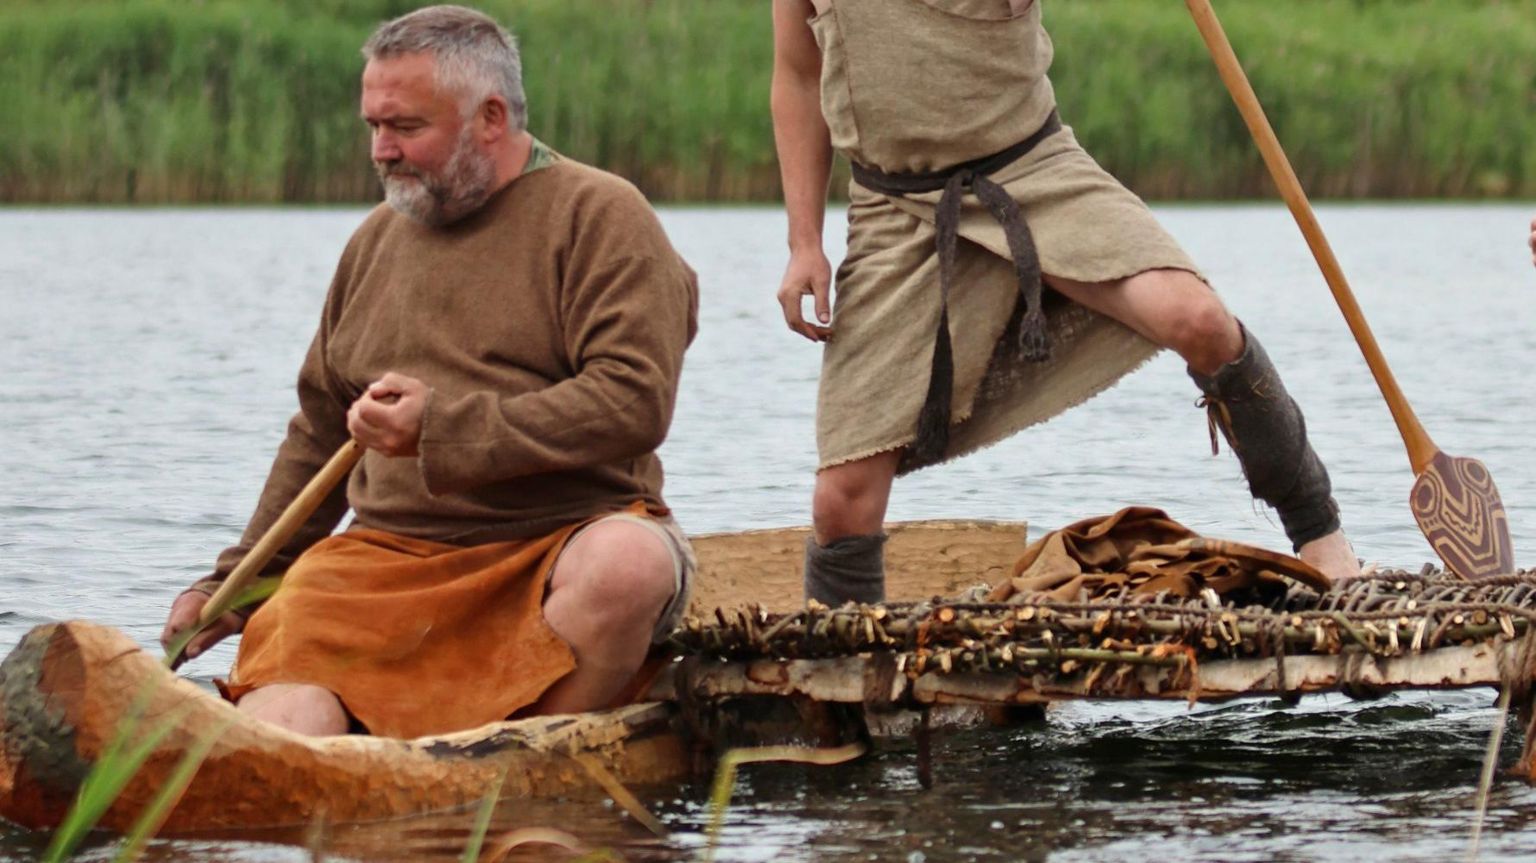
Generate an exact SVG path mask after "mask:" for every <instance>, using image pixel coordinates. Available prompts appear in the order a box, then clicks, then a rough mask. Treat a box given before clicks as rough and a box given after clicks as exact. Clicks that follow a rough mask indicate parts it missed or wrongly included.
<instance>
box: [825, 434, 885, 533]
mask: <svg viewBox="0 0 1536 863" xmlns="http://www.w3.org/2000/svg"><path fill="white" fill-rule="evenodd" d="M900 460H901V450H892V451H891V452H883V453H880V454H879V455H872V456H870V457H869V458H861V459H859V460H858V461H850V462H844V463H842V464H840V465H835V466H833V467H829V468H824V469H822V470H821V471H819V472H818V473H817V474H816V492H815V495H814V496H813V497H812V498H811V522H812V524H813V525H814V526H815V531H816V541H817V542H819V543H821V544H822V545H826V544H827V543H829V542H832V541H833V540H836V539H842V538H844V537H849V536H858V535H860V534H871V533H879V532H880V528H881V526H882V525H883V524H885V508H886V506H887V505H888V504H889V503H890V500H891V484H892V482H894V481H895V479H896V464H897V462H899V461H900Z"/></svg>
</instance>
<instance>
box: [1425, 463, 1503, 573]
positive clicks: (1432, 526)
mask: <svg viewBox="0 0 1536 863" xmlns="http://www.w3.org/2000/svg"><path fill="white" fill-rule="evenodd" d="M1408 500H1409V502H1410V503H1411V504H1412V506H1413V517H1414V519H1415V520H1417V521H1418V523H1419V529H1420V530H1422V531H1424V536H1425V538H1426V539H1428V540H1429V544H1430V546H1432V547H1433V548H1434V549H1435V553H1436V554H1438V555H1439V556H1440V559H1441V560H1443V561H1445V565H1446V566H1447V567H1449V568H1450V570H1451V571H1452V572H1454V573H1456V574H1457V575H1459V576H1461V577H1462V578H1466V579H1474V578H1488V577H1490V576H1494V575H1503V574H1506V573H1511V572H1514V571H1515V552H1514V543H1512V542H1511V541H1510V538H1509V519H1508V517H1506V516H1505V514H1504V503H1503V501H1502V500H1500V498H1499V490H1498V489H1497V488H1496V487H1495V486H1494V484H1493V477H1492V476H1491V475H1489V473H1488V469H1487V468H1486V467H1484V466H1483V463H1482V462H1480V461H1478V460H1477V459H1475V458H1465V457H1456V458H1453V457H1451V456H1448V455H1446V454H1445V453H1443V452H1437V453H1435V457H1434V460H1433V461H1431V462H1430V463H1429V466H1428V467H1427V468H1426V469H1425V470H1424V472H1423V473H1421V474H1419V478H1418V481H1417V482H1415V483H1414V484H1413V491H1412V493H1410V494H1409V496H1408Z"/></svg>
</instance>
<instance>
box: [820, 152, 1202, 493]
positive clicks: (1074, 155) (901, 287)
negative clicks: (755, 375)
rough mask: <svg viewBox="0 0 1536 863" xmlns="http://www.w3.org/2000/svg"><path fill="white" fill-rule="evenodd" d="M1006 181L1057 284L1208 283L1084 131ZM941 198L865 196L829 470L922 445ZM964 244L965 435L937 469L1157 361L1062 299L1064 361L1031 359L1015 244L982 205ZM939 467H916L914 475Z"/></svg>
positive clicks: (841, 317)
mask: <svg viewBox="0 0 1536 863" xmlns="http://www.w3.org/2000/svg"><path fill="white" fill-rule="evenodd" d="M992 179H993V180H995V181H997V182H998V183H1000V184H1002V185H1003V186H1004V187H1005V188H1006V189H1007V190H1008V191H1009V193H1010V194H1011V195H1012V196H1013V198H1014V200H1016V201H1018V203H1019V206H1020V208H1021V209H1022V210H1023V213H1024V218H1025V220H1026V221H1027V222H1028V223H1029V227H1030V230H1031V231H1032V232H1033V234H1034V238H1035V245H1036V248H1037V249H1038V251H1039V256H1040V264H1041V269H1042V271H1043V272H1044V273H1045V274H1046V275H1047V276H1058V277H1062V278H1066V279H1071V280H1074V281H1082V282H1108V281H1115V280H1119V279H1123V278H1126V277H1128V276H1133V275H1135V274H1137V273H1141V272H1145V271H1147V270H1155V269H1178V270H1187V271H1190V272H1192V273H1196V274H1197V275H1198V270H1196V268H1195V265H1194V263H1193V262H1192V261H1191V260H1190V259H1189V256H1188V255H1186V254H1185V253H1184V251H1183V250H1182V249H1181V248H1180V247H1179V245H1178V243H1177V242H1176V241H1175V240H1174V239H1173V238H1172V237H1171V236H1170V235H1169V234H1168V232H1167V231H1165V230H1164V229H1163V228H1162V226H1161V225H1159V224H1158V223H1157V221H1156V219H1154V218H1153V217H1152V214H1151V212H1150V211H1149V210H1148V209H1147V206H1146V204H1145V203H1143V202H1142V200H1141V199H1140V198H1138V197H1136V196H1135V195H1134V194H1132V193H1131V192H1130V191H1128V190H1127V189H1126V188H1125V187H1124V186H1122V185H1120V183H1119V182H1118V181H1117V180H1115V178H1114V177H1112V176H1110V175H1109V173H1108V172H1106V171H1105V170H1104V169H1103V168H1101V167H1099V165H1098V163H1097V162H1095V161H1094V160H1093V158H1092V157H1091V156H1089V155H1088V154H1087V153H1086V152H1085V151H1084V150H1083V149H1082V147H1081V146H1079V145H1078V143H1077V139H1076V137H1074V136H1073V134H1072V130H1071V129H1070V128H1063V129H1062V130H1061V131H1060V132H1057V133H1056V134H1055V135H1052V136H1051V137H1049V138H1047V139H1046V140H1045V141H1044V142H1042V143H1041V144H1040V145H1039V146H1038V147H1036V148H1035V149H1034V150H1032V151H1031V152H1030V153H1028V154H1026V155H1025V156H1023V157H1021V158H1020V159H1019V160H1018V161H1016V162H1014V163H1013V164H1011V165H1009V166H1008V167H1006V168H1004V169H1002V170H1001V171H998V172H997V173H996V174H994V175H992ZM939 194H940V193H939V192H932V193H927V194H922V195H913V196H911V197H907V198H893V197H887V196H885V195H881V194H877V193H875V192H872V191H870V190H868V189H865V188H864V187H862V186H859V185H858V184H857V183H853V184H851V186H850V196H851V203H850V206H849V211H848V255H847V258H845V259H844V261H843V264H842V266H841V267H839V268H838V273H837V288H836V292H835V294H834V306H833V324H834V334H833V337H832V340H831V341H830V342H828V343H827V346H826V349H825V353H824V354H823V359H822V372H821V387H820V392H819V396H818V400H817V410H816V443H817V450H818V455H819V462H820V466H821V467H822V468H826V467H831V466H833V465H837V464H842V463H844V462H849V461H854V460H856V459H861V458H866V457H868V456H872V455H876V454H878V453H882V452H887V451H890V450H893V449H898V448H901V447H904V446H906V445H908V444H910V443H911V442H912V441H913V439H914V437H915V436H916V427H917V416H918V413H919V411H920V410H921V409H922V405H923V398H924V396H925V395H926V393H927V388H928V377H929V370H930V367H931V363H932V358H933V334H934V330H935V328H936V327H937V326H938V319H939V287H938V281H939V278H938V269H939V268H938V258H937V256H936V255H935V253H934V224H933V223H934V206H935V204H937V202H938V198H939ZM960 236H961V242H960V249H959V255H958V258H957V266H956V279H955V285H954V292H953V296H952V297H951V298H950V308H949V314H950V333H951V335H952V337H953V344H954V365H955V388H954V400H953V402H952V404H951V414H950V415H951V417H952V423H953V425H952V428H951V433H950V443H949V448H948V450H947V451H946V452H945V454H944V456H943V457H942V458H940V459H938V460H937V461H947V460H948V459H951V458H955V457H956V456H960V455H964V454H966V453H969V452H973V451H975V450H977V449H980V448H982V447H985V446H988V445H990V444H993V443H996V442H997V441H1000V440H1002V439H1003V438H1006V437H1008V436H1010V435H1012V434H1015V433H1016V432H1018V431H1020V430H1022V429H1024V428H1026V427H1028V426H1030V425H1033V424H1035V423H1038V422H1041V421H1043V420H1046V419H1049V418H1050V417H1053V416H1055V415H1056V414H1058V413H1061V412H1062V411H1064V410H1066V409H1067V408H1070V407H1073V406H1074V405H1077V404H1079V403H1081V402H1083V401H1086V400H1087V399H1089V398H1091V397H1092V396H1094V395H1096V394H1097V393H1099V392H1102V391H1103V390H1105V389H1108V388H1109V387H1110V386H1112V385H1113V384H1114V383H1115V382H1116V381H1118V380H1119V379H1120V378H1121V377H1123V376H1125V375H1126V374H1127V373H1128V372H1130V371H1132V370H1134V369H1135V368H1137V367H1138V366H1140V365H1141V364H1142V363H1144V362H1146V360H1147V359H1148V358H1150V357H1151V356H1152V354H1153V353H1155V351H1156V347H1155V346H1154V345H1153V344H1152V343H1151V342H1149V341H1147V340H1146V339H1144V338H1142V337H1141V336H1139V335H1137V334H1136V333H1135V332H1133V331H1131V330H1130V329H1129V328H1127V327H1126V326H1124V325H1123V324H1120V323H1119V322H1117V321H1114V320H1112V319H1110V318H1107V317H1105V316H1103V315H1100V314H1097V313H1095V312H1092V311H1090V310H1088V309H1086V308H1084V307H1082V306H1080V305H1077V304H1076V303H1072V302H1070V301H1068V300H1067V299H1066V298H1065V297H1063V296H1061V295H1060V294H1057V293H1055V292H1052V291H1047V292H1046V303H1045V308H1046V313H1047V315H1048V317H1049V322H1050V338H1051V357H1050V359H1049V360H1047V361H1045V362H1042V363H1032V362H1026V361H1024V360H1023V359H1021V358H1020V357H1019V356H1017V352H1016V351H1015V350H1013V343H1014V340H1013V339H1012V338H1011V335H1012V334H1011V333H1009V332H1008V330H1009V328H1010V324H1016V320H1014V313H1015V306H1016V305H1017V301H1018V297H1019V287H1018V281H1017V279H1016V277H1015V275H1014V271H1013V264H1012V262H1011V260H1010V258H1009V255H1008V245H1007V241H1006V239H1005V238H1004V236H1003V230H1002V227H1001V226H1000V225H998V223H997V222H996V221H994V220H993V218H992V216H991V215H990V214H989V213H988V212H987V211H986V210H985V208H983V207H982V206H981V204H980V203H979V202H978V201H977V200H976V199H975V198H974V197H973V196H967V197H966V199H965V202H964V205H963V211H962V214H961V221H960ZM926 466H927V465H926V464H918V463H913V462H912V461H911V460H910V459H908V460H904V461H903V463H902V465H901V467H900V472H902V473H907V472H910V471H912V470H916V469H918V468H921V467H926Z"/></svg>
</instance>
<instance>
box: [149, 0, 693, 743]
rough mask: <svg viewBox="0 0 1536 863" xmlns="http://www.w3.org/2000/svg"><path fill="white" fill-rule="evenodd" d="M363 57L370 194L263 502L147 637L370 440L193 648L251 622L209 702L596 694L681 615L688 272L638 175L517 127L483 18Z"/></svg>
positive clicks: (288, 717)
mask: <svg viewBox="0 0 1536 863" xmlns="http://www.w3.org/2000/svg"><path fill="white" fill-rule="evenodd" d="M363 53H364V55H365V57H366V58H367V65H366V68H365V69H364V71H363V78H362V116H363V119H364V121H366V122H367V124H368V126H369V128H370V129H371V130H372V140H373V145H372V157H373V162H374V165H375V167H376V168H377V170H378V173H379V177H380V179H381V180H382V182H383V185H384V190H385V195H386V199H387V205H381V206H379V207H378V208H376V209H375V210H374V211H373V212H372V213H371V214H370V215H369V216H368V218H367V219H366V220H365V221H364V223H363V225H362V226H361V227H360V228H359V229H358V230H357V232H356V233H355V234H354V235H353V236H352V239H351V241H350V242H349V243H348V244H347V248H346V250H345V251H344V252H343V254H342V257H341V261H340V264H339V266H338V267H337V269H336V275H335V278H334V279H333V281H332V284H331V288H330V293H329V295H328V297H327V299H326V303H325V308H324V311H323V314H322V315H321V319H320V327H319V331H318V332H317V333H316V335H315V338H314V341H313V343H312V344H311V346H310V349H309V353H308V356H307V357H306V358H305V361H304V365H303V368H302V369H301V370H300V373H299V382H298V394H299V411H298V413H297V414H296V415H295V416H294V417H293V420H292V422H291V423H290V424H289V427H288V434H287V438H286V439H285V440H284V442H283V444H282V446H281V448H280V449H279V451H278V454H277V458H276V460H275V462H274V464H273V466H272V471H271V475H270V476H269V478H268V480H267V484H266V488H265V490H264V491H263V492H262V495H261V499H260V502H259V504H258V506H257V508H256V512H255V515H254V516H253V517H252V519H251V521H250V523H249V525H248V526H247V527H246V530H245V533H244V536H243V537H242V539H241V542H240V544H239V545H236V546H234V547H233V548H230V549H228V550H226V551H225V552H224V553H223V554H221V555H220V556H219V559H218V562H217V566H216V568H215V570H214V574H213V575H212V576H211V577H210V578H206V579H203V580H202V581H200V582H198V583H197V584H195V585H194V586H193V587H191V588H189V589H188V590H187V591H185V592H184V593H182V594H181V595H180V596H179V597H177V599H176V601H175V603H174V604H173V606H172V608H171V613H170V617H169V620H168V621H167V623H166V628H165V634H164V636H163V639H164V640H167V641H168V640H169V639H170V638H171V637H172V636H173V635H174V634H175V633H177V632H178V631H180V630H183V629H185V628H186V627H188V626H189V625H191V624H192V623H193V622H194V621H196V619H197V615H198V613H199V611H200V610H201V609H202V607H203V605H204V604H205V603H206V602H207V601H208V598H209V595H210V594H211V592H212V591H213V589H214V588H216V587H217V586H218V583H219V582H220V581H221V580H222V579H223V578H224V577H225V576H227V575H228V573H229V572H230V571H231V570H232V569H233V568H234V566H235V564H236V563H238V562H239V560H240V558H241V557H242V556H243V555H244V554H245V552H246V551H247V550H248V549H250V548H251V546H252V545H253V544H254V543H255V542H256V541H257V540H258V539H259V538H260V537H261V536H262V535H263V534H264V533H265V532H266V530H267V528H268V527H269V526H271V524H272V523H273V522H274V521H275V520H276V518H277V517H278V515H279V514H280V513H281V512H282V510H283V509H284V508H285V507H286V506H287V504H288V503H289V501H291V500H292V499H293V498H294V496H295V495H296V493H297V492H298V490H299V489H300V488H301V487H302V486H303V485H304V484H305V483H306V482H307V481H308V480H309V478H310V477H312V476H313V475H314V474H315V473H316V472H317V471H318V470H319V468H320V467H321V465H322V464H324V463H325V461H326V460H327V458H328V456H329V455H330V454H331V453H332V452H333V451H335V450H336V449H337V448H338V447H340V446H341V445H342V444H344V443H345V442H346V441H347V440H348V437H349V435H350V436H351V437H354V438H356V439H357V440H358V441H359V442H360V443H362V444H363V445H365V446H366V447H367V452H366V454H365V455H364V457H363V459H362V461H361V462H360V463H359V465H358V467H357V468H356V470H355V471H354V472H353V474H352V476H351V478H350V480H349V483H348V484H347V486H346V488H345V489H344V490H343V489H337V490H336V491H335V492H333V493H332V494H331V496H330V497H329V499H328V500H327V501H326V502H325V503H324V504H322V505H321V507H320V509H319V510H318V511H317V512H316V514H315V516H314V517H313V518H312V519H311V522H310V523H309V524H307V525H306V526H305V528H304V529H303V530H302V531H300V532H299V534H298V535H297V536H295V538H294V539H293V540H292V541H291V542H290V543H289V544H288V546H287V547H286V548H284V549H283V550H282V552H281V553H280V554H278V555H277V557H276V558H275V559H274V561H273V562H272V563H271V564H270V565H269V566H268V567H267V572H268V573H278V572H284V571H286V574H285V575H284V579H283V584H282V587H281V589H280V590H279V591H278V592H277V593H276V594H275V595H274V596H273V597H272V598H271V599H270V600H268V601H267V602H266V603H265V604H264V605H262V606H261V607H260V608H258V609H257V610H256V611H255V612H254V613H253V614H250V615H249V617H246V616H243V615H242V614H237V613H229V614H225V615H224V616H223V617H221V618H220V619H219V620H218V621H216V622H215V623H214V624H213V625H212V626H210V627H209V629H208V630H207V631H205V632H204V633H202V634H201V635H199V636H198V637H197V638H196V639H195V640H194V641H192V642H191V644H190V646H189V649H188V653H187V655H188V656H189V657H190V656H196V655H197V654H198V653H201V652H202V651H204V650H206V649H207V648H208V647H209V646H210V645H211V644H213V643H214V642H216V641H218V640H219V639H221V638H223V637H225V636H228V635H231V634H233V633H236V632H240V631H242V630H243V632H244V635H243V638H242V641H241V644H240V650H239V656H238V658H237V660H236V662H235V666H234V668H233V670H232V672H231V674H230V679H229V681H228V684H227V686H225V687H224V691H225V694H226V696H227V697H229V698H230V699H231V700H233V701H235V702H236V703H237V704H238V705H239V708H240V709H241V710H242V711H246V712H248V713H250V714H252V715H254V716H257V717H260V718H263V719H266V720H269V721H272V722H275V723H278V724H280V725H283V726H285V727H287V728H290V729H293V730H296V731H300V732H303V733H308V734H340V733H344V732H346V731H347V730H348V728H349V725H350V726H351V727H354V728H355V727H356V725H361V726H363V727H364V728H366V729H367V730H369V731H370V732H372V733H375V734H380V735H388V736H395V737H414V736H419V735H424V734H433V733H440V732H446V731H452V730H458V729H463V728H469V727H474V726H476V725H480V724H483V723H486V722H491V721H495V720H499V719H502V718H505V717H507V716H509V715H511V714H512V713H514V712H516V711H528V712H570V711H577V710H587V709H593V708H600V707H604V706H606V705H609V704H611V703H613V702H614V700H615V699H616V698H617V697H619V696H620V695H621V693H622V692H623V691H624V689H625V687H626V685H627V684H629V683H630V682H631V679H632V678H633V677H634V676H635V673H636V671H637V670H638V669H639V667H640V664H641V662H642V661H643V659H644V657H645V654H646V652H647V649H648V647H649V645H650V643H651V642H652V640H653V639H654V638H655V637H657V635H658V634H660V633H664V632H666V631H667V630H669V629H670V627H671V625H672V624H673V623H674V622H675V620H676V618H677V617H678V616H679V615H680V614H681V612H682V610H683V608H684V606H685V605H686V599H687V589H686V588H687V582H688V579H689V578H690V575H691V569H692V562H691V561H692V556H691V552H690V551H689V548H688V545H687V542H686V540H684V539H683V537H682V534H681V533H680V532H679V531H678V529H677V526H676V524H675V523H674V522H673V521H672V519H671V518H670V516H669V515H668V513H667V509H666V507H665V505H664V504H663V502H662V498H661V486H662V470H661V463H660V461H659V460H658V459H657V457H656V454H655V450H656V448H657V446H659V445H660V443H661V442H662V440H663V438H664V437H665V436H666V433H667V428H668V425H669V424H670V422H671V418H672V410H673V404H674V400H675V395H676V390H677V382H678V376H679V373H680V371H681V368H682V360H683V351H684V349H685V348H686V347H687V345H688V343H689V341H690V340H691V339H692V338H693V334H694V331H695V326H696V317H697V306H698V291H697V287H696V283H695V279H694V275H693V272H692V270H690V269H689V268H688V266H687V265H686V264H685V263H684V262H683V261H682V259H681V258H680V257H679V256H678V254H677V253H676V252H675V251H674V250H673V249H672V247H671V245H670V244H669V243H668V241H667V238H666V236H665V234H664V233H663V231H662V229H661V226H660V224H659V222H658V221H657V219H656V216H655V213H654V212H653V211H652V210H651V209H650V207H649V205H648V204H647V203H646V201H645V200H644V198H643V197H642V196H641V195H640V194H639V192H637V191H636V190H635V189H634V188H633V187H632V186H630V185H629V184H627V183H625V182H624V181H622V180H620V179H618V178H616V177H614V176H612V175H609V174H606V173H603V172H601V171H598V170H596V169H594V168H590V167H587V166H585V165H581V164H578V163H576V162H573V161H571V160H569V159H566V158H563V157H561V156H559V155H557V154H556V153H554V152H553V151H551V150H550V149H549V148H547V147H546V146H545V145H544V144H542V143H540V142H539V141H538V140H536V139H534V138H533V137H532V136H531V135H530V134H529V133H528V132H527V131H526V128H525V127H526V116H527V115H526V106H525V103H524V96H523V89H522V72H521V64H520V61H519V58H518V53H517V49H516V46H515V44H514V42H513V39H512V36H511V35H510V34H509V33H507V31H506V30H504V29H502V28H501V27H499V26H498V25H497V24H496V23H495V22H494V21H492V20H491V19H490V18H488V17H486V16H485V15H482V14H480V13H479V12H475V11H472V10H469V9H464V8H462V7H454V6H436V7H431V8H427V9H421V10H419V11H417V12H414V13H411V14H409V15H406V16H404V17H402V18H399V19H396V20H394V21H390V22H387V23H385V24H383V25H381V26H380V27H379V28H378V30H377V31H376V32H375V33H374V34H373V36H372V37H371V38H370V39H369V40H368V42H367V44H366V45H365V46H364V48H363ZM348 507H350V508H351V509H352V510H353V511H354V513H355V520H354V521H353V522H352V524H351V525H350V526H349V527H348V528H347V529H346V530H345V531H344V532H342V533H339V534H336V535H334V536H329V534H330V532H331V530H332V529H333V528H334V527H335V526H336V524H337V523H338V522H339V521H340V519H341V518H342V516H343V515H344V513H345V512H346V510H347V509H348Z"/></svg>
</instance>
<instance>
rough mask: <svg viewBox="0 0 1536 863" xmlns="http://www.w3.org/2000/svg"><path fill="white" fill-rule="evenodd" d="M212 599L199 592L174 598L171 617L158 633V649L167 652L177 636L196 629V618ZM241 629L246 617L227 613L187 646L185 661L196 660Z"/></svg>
mask: <svg viewBox="0 0 1536 863" xmlns="http://www.w3.org/2000/svg"><path fill="white" fill-rule="evenodd" d="M212 598H213V597H211V596H209V595H208V594H206V593H203V592H202V591H201V590H188V591H185V592H183V593H182V594H181V596H178V597H176V601H175V602H173V603H171V614H170V616H169V617H167V618H166V621H165V629H164V630H162V631H161V632H160V646H161V647H162V648H164V649H167V650H169V649H170V646H171V641H172V639H174V638H175V637H176V635H177V633H180V632H182V631H183V630H186V629H189V628H191V627H193V626H196V625H197V617H198V615H200V614H202V613H203V606H205V605H207V604H208V600H210V599H212ZM244 628H245V618H243V617H241V616H240V615H238V614H236V613H234V612H233V611H226V612H225V613H224V614H223V615H222V616H220V617H219V619H218V620H215V621H214V622H212V623H210V624H208V628H207V629H204V630H203V631H202V632H199V633H198V634H197V636H196V637H195V638H193V639H192V640H191V641H190V642H188V643H187V650H186V658H187V659H195V658H196V657H197V656H198V655H199V654H201V653H202V652H203V651H205V650H207V649H208V648H210V647H212V646H214V645H215V644H218V643H219V642H220V641H223V640H224V639H226V638H228V637H229V636H231V635H234V634H235V633H237V632H239V631H240V630H242V629H244Z"/></svg>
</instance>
